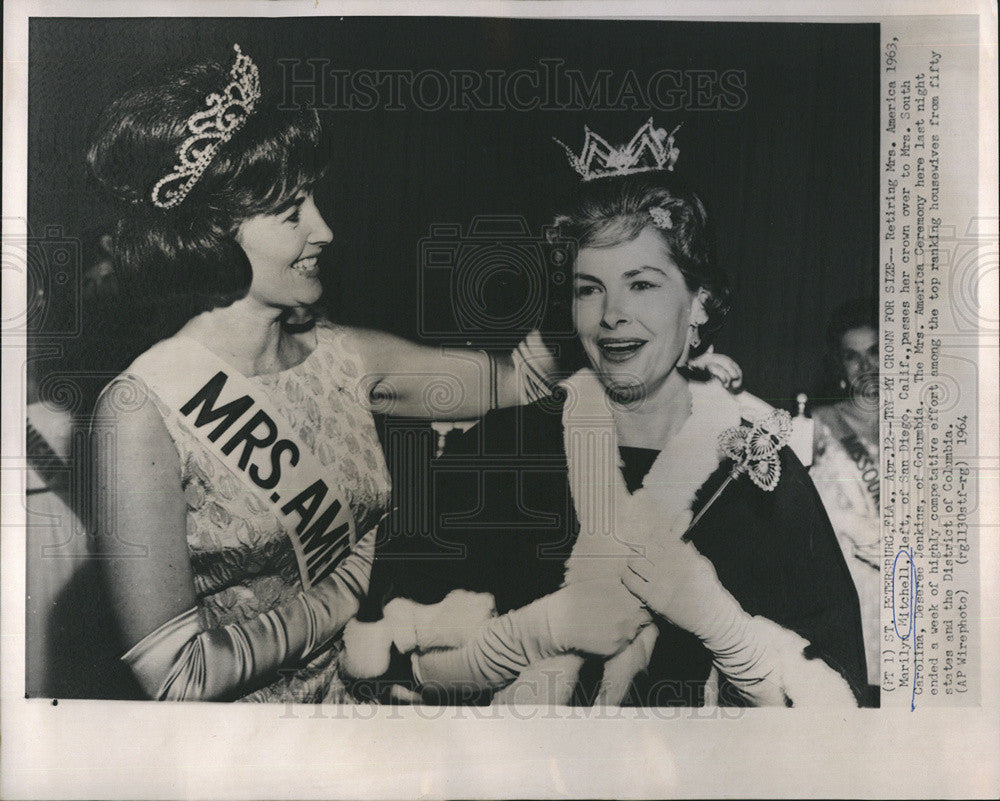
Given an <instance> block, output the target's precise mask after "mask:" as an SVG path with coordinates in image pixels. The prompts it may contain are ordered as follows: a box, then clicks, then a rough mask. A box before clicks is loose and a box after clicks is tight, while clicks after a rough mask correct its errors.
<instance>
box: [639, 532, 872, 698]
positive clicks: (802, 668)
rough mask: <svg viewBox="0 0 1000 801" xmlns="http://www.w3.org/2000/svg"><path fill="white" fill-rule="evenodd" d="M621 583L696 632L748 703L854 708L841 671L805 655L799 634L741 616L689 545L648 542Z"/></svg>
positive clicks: (709, 566) (742, 612) (739, 608)
mask: <svg viewBox="0 0 1000 801" xmlns="http://www.w3.org/2000/svg"><path fill="white" fill-rule="evenodd" d="M622 581H623V583H624V584H625V586H626V587H627V588H628V589H629V590H630V591H631V592H633V593H634V594H635V595H636V597H638V598H639V599H640V600H641V601H643V603H645V604H646V605H647V606H648V607H649V608H650V609H651V610H653V611H654V612H656V613H657V614H659V615H661V616H662V617H664V618H666V619H667V620H668V621H670V622H671V623H673V624H674V625H675V626H677V627H679V628H682V629H685V630H687V631H690V632H691V633H692V634H694V635H695V636H696V637H698V638H699V639H700V640H701V641H702V642H703V643H704V644H705V647H706V648H707V649H708V650H709V651H710V652H711V653H712V660H713V663H714V664H715V666H716V668H717V669H718V670H719V672H720V673H722V674H723V675H724V676H725V677H726V678H727V679H728V680H729V682H730V683H731V684H732V686H733V687H734V688H735V689H736V691H737V692H739V693H740V694H741V695H742V696H743V697H744V698H746V699H747V700H748V701H750V702H751V703H753V704H755V705H760V706H763V705H776V706H784V705H789V704H791V705H794V706H805V705H822V706H833V705H845V706H857V702H856V701H855V698H854V695H853V693H852V692H851V690H850V687H849V686H848V684H847V682H846V681H845V680H844V678H843V677H842V676H841V675H840V674H839V673H837V672H836V671H835V670H834V669H833V668H831V667H830V666H829V665H827V664H826V663H825V662H823V661H822V660H819V659H815V660H810V659H806V657H805V655H804V653H803V651H804V649H805V648H806V646H808V644H809V643H808V642H807V641H806V640H805V639H804V638H802V637H800V636H799V635H798V634H796V633H795V632H793V631H790V630H789V629H786V628H783V627H782V626H779V625H778V624H777V623H775V622H774V621H771V620H768V619H767V618H763V617H751V616H750V615H749V614H747V612H746V611H745V610H744V609H743V607H742V606H740V604H739V602H738V601H737V600H736V599H735V598H734V597H733V596H732V594H731V593H730V592H729V591H728V590H727V589H726V588H725V587H723V586H722V583H721V582H720V581H719V578H718V575H717V574H716V572H715V567H714V566H713V565H712V563H711V562H710V561H709V560H708V559H707V558H705V557H704V556H702V555H701V554H700V553H699V552H698V550H697V549H696V548H695V547H694V545H692V544H691V543H689V542H682V541H676V542H675V541H670V542H667V543H662V544H655V545H651V546H647V548H646V553H645V554H644V555H643V556H635V557H633V558H632V559H630V560H629V562H628V570H627V571H626V573H625V575H624V576H623V579H622Z"/></svg>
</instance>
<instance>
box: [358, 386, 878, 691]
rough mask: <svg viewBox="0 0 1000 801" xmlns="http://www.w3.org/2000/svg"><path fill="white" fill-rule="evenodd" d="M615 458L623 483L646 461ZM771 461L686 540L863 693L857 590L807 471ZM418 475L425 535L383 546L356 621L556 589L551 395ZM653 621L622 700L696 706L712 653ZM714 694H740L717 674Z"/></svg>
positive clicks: (757, 609)
mask: <svg viewBox="0 0 1000 801" xmlns="http://www.w3.org/2000/svg"><path fill="white" fill-rule="evenodd" d="M623 456H624V458H625V459H626V466H625V469H626V472H627V473H629V474H630V475H626V479H627V480H628V481H629V482H630V484H631V486H630V487H629V488H630V491H633V490H634V487H635V485H636V484H637V483H638V482H639V481H641V478H642V476H643V475H644V474H645V471H646V470H648V469H649V466H650V464H651V459H650V458H649V454H644V453H642V452H641V451H640V452H632V453H625V454H623ZM780 459H781V480H780V481H779V483H778V486H777V488H776V489H775V490H774V491H773V492H764V491H762V490H761V489H759V488H758V487H757V486H756V485H754V484H753V483H752V482H751V481H749V480H748V479H747V478H746V477H743V478H741V479H739V480H737V481H735V482H732V483H731V484H730V485H729V486H728V487H727V488H726V489H725V491H724V492H723V494H722V495H721V496H720V497H719V499H718V500H717V501H716V502H715V503H713V504H712V506H711V507H710V508H709V509H708V511H707V512H706V513H705V515H704V516H703V517H702V518H701V520H700V521H699V522H698V524H697V525H696V526H695V528H694V529H693V530H692V531H691V533H690V538H691V540H692V542H693V543H694V545H695V546H696V547H697V548H698V550H699V551H700V552H701V553H702V554H704V555H705V556H706V557H708V558H709V559H710V560H711V561H712V563H713V564H714V565H715V569H716V571H717V573H718V575H719V579H720V580H721V582H722V583H723V585H725V587H726V588H727V589H728V590H729V591H730V592H731V593H732V594H733V595H734V596H735V597H736V599H737V600H738V601H739V602H740V603H741V604H742V605H743V608H744V609H745V610H746V611H747V612H749V613H750V614H752V615H762V616H764V617H767V618H770V619H771V620H773V621H775V622H777V623H779V624H781V625H783V626H785V627H787V628H789V629H792V630H793V631H795V632H797V633H798V634H800V635H801V636H802V637H804V638H805V639H806V640H808V641H809V643H810V646H809V648H808V649H807V651H806V655H807V656H809V657H813V658H820V659H823V660H825V661H826V662H827V663H828V664H829V665H830V666H831V667H833V668H834V669H836V670H837V671H839V672H840V673H841V675H843V676H844V678H845V679H846V680H847V682H848V683H849V685H850V686H851V689H852V690H853V692H854V694H855V696H856V697H857V698H858V699H859V701H860V700H861V699H862V698H863V694H864V690H865V676H866V670H865V654H864V646H863V642H862V634H861V618H860V612H859V607H858V598H857V593H856V591H855V589H854V585H853V583H852V581H851V576H850V573H849V572H848V569H847V566H846V564H845V563H844V558H843V555H842V553H841V550H840V547H839V545H838V544H837V539H836V537H835V535H834V532H833V530H832V528H831V526H830V522H829V520H828V519H827V516H826V513H825V512H824V510H823V506H822V503H821V501H820V499H819V496H818V495H817V493H816V489H815V488H814V486H813V484H812V482H811V481H810V479H809V477H808V475H807V474H806V471H805V469H804V468H803V467H802V464H801V463H800V462H799V460H798V459H797V458H796V456H795V454H794V453H793V452H792V451H791V450H790V449H789V448H787V447H786V448H783V449H782V450H781V452H780ZM414 466H415V465H414V462H412V461H411V462H410V469H411V470H412V469H413V468H414ZM730 466H731V463H730V462H729V461H728V460H724V461H723V462H722V463H721V464H720V466H719V468H718V469H717V470H716V471H715V473H713V474H712V475H711V476H710V477H709V479H708V480H707V481H706V483H705V484H704V485H703V486H702V488H701V489H700V490H699V492H698V494H697V496H696V499H695V504H694V511H695V512H697V511H698V510H699V509H700V508H701V507H702V506H703V505H704V504H705V503H706V501H707V500H708V499H709V498H710V497H711V496H712V494H713V493H714V492H715V490H716V489H717V488H718V487H719V485H720V484H721V483H722V482H723V481H724V480H725V478H726V476H727V475H728V473H729V468H730ZM420 470H426V473H424V475H423V476H421V477H420V480H419V482H418V483H419V484H424V483H425V482H426V486H427V488H428V490H429V493H430V503H429V505H428V507H427V508H426V509H425V513H426V521H427V523H428V530H427V531H424V532H423V533H422V535H419V534H418V535H417V536H414V535H413V533H412V532H410V533H400V534H398V535H396V536H393V537H389V538H387V539H386V540H385V541H383V543H382V547H381V549H380V552H379V556H378V558H376V561H375V568H374V571H373V574H372V585H371V593H370V595H369V605H368V608H367V609H366V610H364V614H365V615H366V616H368V617H369V618H370V619H374V618H377V617H378V616H379V614H380V611H379V610H380V605H382V604H384V603H385V602H386V601H388V600H389V599H390V598H392V597H407V598H412V599H413V600H416V601H418V602H421V603H435V602H437V601H440V600H441V599H442V598H443V597H444V596H445V595H446V594H447V593H448V592H449V591H451V590H452V589H457V588H463V589H468V590H473V591H478V592H489V593H492V594H493V595H494V596H495V598H496V604H497V610H498V611H499V612H500V613H501V614H502V613H503V612H505V611H508V610H510V609H515V608H518V607H521V606H524V605H525V604H527V603H529V602H531V601H533V600H535V599H537V598H539V597H541V596H543V595H546V594H548V593H550V592H553V591H555V590H556V589H558V588H559V586H560V585H561V583H562V579H563V569H564V565H565V562H566V559H567V557H568V556H569V554H570V552H571V550H572V547H573V542H574V540H575V538H576V535H577V532H578V531H579V523H578V521H577V519H576V514H575V511H574V508H573V502H572V498H571V497H570V489H569V483H568V478H567V464H566V456H565V452H564V446H563V427H562V405H561V402H560V401H559V400H557V399H548V400H545V401H541V402H538V403H534V404H532V405H530V406H524V407H518V408H513V409H504V410H498V411H495V412H491V413H490V414H489V415H487V416H486V418H485V419H484V420H483V422H482V423H481V424H480V425H477V426H475V427H473V428H472V429H470V430H469V431H468V432H466V433H465V434H463V435H460V436H456V437H451V438H449V442H448V446H447V448H446V451H445V453H444V454H443V455H442V456H441V457H439V458H437V459H431V460H429V462H428V463H426V464H425V465H424V466H423V467H422V468H417V472H419V471H420ZM414 478H416V476H415V475H413V474H411V476H410V478H409V480H410V481H413V480H414ZM401 480H404V481H405V480H406V479H401ZM657 625H658V627H659V630H660V634H659V637H658V639H657V643H656V647H655V650H654V652H653V655H652V658H651V660H650V664H649V669H648V670H647V671H646V672H645V673H643V674H640V675H639V676H638V677H637V678H636V680H635V681H634V682H633V686H632V688H631V691H630V693H629V696H628V698H627V699H626V701H625V703H626V704H631V705H644V706H697V705H700V704H701V703H702V702H703V700H704V691H705V683H706V680H707V678H708V675H709V671H710V669H711V661H712V660H711V654H710V653H709V651H708V650H707V649H706V648H705V647H704V645H702V643H701V641H700V640H698V639H697V638H696V637H695V636H694V635H692V634H690V633H688V632H686V631H683V630H681V629H678V628H677V627H675V626H673V625H672V624H670V623H668V622H666V621H664V620H662V619H660V620H657ZM396 664H397V668H398V666H399V665H402V661H399V662H397V663H396ZM602 664H603V663H602V662H601V660H596V659H595V660H590V661H589V662H588V664H587V665H586V666H585V668H584V670H583V671H582V673H581V680H580V683H579V686H578V687H577V693H576V701H577V702H579V703H586V702H587V701H588V700H591V699H592V698H593V692H594V691H595V690H596V686H597V682H598V681H599V678H600V675H601V669H602ZM401 678H402V677H401V675H397V676H395V677H394V680H395V679H401ZM720 703H722V704H739V703H740V699H739V698H738V697H737V695H736V693H735V692H733V691H732V688H731V687H729V686H728V685H727V684H726V683H725V682H723V683H722V686H721V687H720Z"/></svg>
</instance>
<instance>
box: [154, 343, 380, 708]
mask: <svg viewBox="0 0 1000 801" xmlns="http://www.w3.org/2000/svg"><path fill="white" fill-rule="evenodd" d="M316 331H317V345H316V348H315V350H314V351H313V352H312V353H311V354H310V355H309V356H308V357H307V358H306V359H305V360H304V361H303V362H301V363H300V364H298V365H296V366H294V367H292V368H289V369H287V370H283V371H281V372H278V373H272V374H267V375H259V376H254V377H253V378H251V381H253V382H255V383H257V384H259V385H260V386H261V387H262V388H263V389H265V390H266V391H267V393H268V394H269V395H270V396H271V398H272V399H273V401H274V404H275V406H277V407H278V408H279V409H280V410H281V412H282V413H283V414H284V415H285V417H286V419H287V421H288V423H289V424H290V425H291V426H292V428H293V429H294V430H295V432H296V433H297V434H298V436H299V438H300V440H301V441H302V442H304V443H305V444H306V445H308V446H309V447H310V448H311V449H312V450H313V452H314V453H315V455H316V457H317V459H318V460H319V462H320V464H321V465H322V466H323V467H324V468H326V469H327V470H328V471H329V472H328V473H327V475H325V476H324V479H325V480H326V481H327V483H329V484H330V485H332V486H335V487H337V488H339V489H340V492H341V493H342V494H343V496H344V497H345V498H346V499H347V501H348V503H349V504H350V507H351V510H352V512H353V513H354V517H355V522H356V528H357V533H358V537H359V538H360V537H361V536H363V535H365V534H366V533H368V532H369V531H371V530H372V529H374V528H375V527H377V526H378V524H379V521H380V520H381V518H382V517H383V516H384V514H385V512H386V511H387V507H388V503H389V490H390V485H389V474H388V470H387V469H386V464H385V459H384V457H383V455H382V450H381V447H380V445H379V441H378V436H377V434H376V430H375V425H374V421H373V419H372V413H371V410H370V407H369V406H368V403H367V398H366V396H365V395H364V393H363V391H362V390H361V386H360V379H361V378H362V376H363V375H364V368H363V365H362V363H361V360H360V358H359V357H358V356H357V351H356V348H355V347H354V346H353V339H354V336H355V334H354V332H352V331H351V330H350V329H347V328H340V327H336V326H332V325H329V324H323V325H320V326H317V329H316ZM158 408H159V409H160V412H161V414H162V415H163V418H164V421H165V423H166V427H167V430H168V431H169V433H170V436H171V437H172V438H173V441H174V444H175V445H176V447H177V451H178V454H179V455H180V462H181V481H182V486H183V490H184V497H185V500H186V503H187V545H188V553H189V555H190V558H191V567H192V571H193V573H194V580H195V590H196V593H197V597H198V601H197V605H198V612H199V615H200V617H201V621H202V624H203V625H204V626H205V627H207V628H214V627H218V626H225V625H226V624H229V623H233V622H239V621H244V620H250V619H252V618H255V617H256V616H258V615H259V614H261V613H262V612H266V611H268V610H269V609H272V608H273V607H275V606H277V605H279V604H282V603H284V602H285V601H288V600H290V599H292V598H294V597H295V596H296V595H297V594H298V593H299V592H300V591H301V590H302V583H301V580H300V578H299V572H298V568H297V565H296V559H295V553H294V551H293V550H292V545H291V542H290V540H289V538H288V535H287V534H286V533H285V531H284V529H283V528H282V526H281V524H280V523H279V521H278V518H277V517H276V516H275V514H274V513H273V512H272V511H271V510H270V509H269V508H268V507H267V505H266V504H265V503H263V502H262V501H260V500H259V499H258V498H257V497H255V495H254V494H252V493H251V492H249V491H248V490H247V488H246V486H245V484H244V482H243V481H242V480H241V479H240V478H238V477H237V476H235V475H234V474H233V473H232V472H231V471H230V470H229V469H228V468H226V467H225V465H223V463H222V462H221V461H220V460H219V459H218V458H217V457H216V456H214V455H213V454H212V453H211V452H209V451H208V450H207V449H206V448H205V447H204V446H202V445H201V444H200V443H199V441H198V439H197V437H196V436H195V435H194V434H193V432H192V431H191V429H190V427H189V425H188V424H187V423H186V421H184V420H183V419H182V418H180V417H179V416H178V415H177V414H174V413H172V412H171V411H170V410H169V409H167V408H166V407H164V406H163V405H162V404H159V403H158ZM339 654H340V640H339V638H335V640H334V641H333V644H332V645H331V647H329V648H328V649H326V650H324V651H322V652H321V653H320V654H318V655H317V656H316V657H315V658H314V659H312V660H311V661H310V662H309V663H308V664H307V665H304V666H300V667H298V668H291V669H288V670H287V671H283V672H282V676H281V677H280V678H279V679H277V680H276V681H274V682H273V683H271V684H268V685H267V686H264V687H261V688H258V689H256V690H254V691H253V692H250V693H248V694H247V695H245V696H243V697H242V698H241V699H239V700H244V701H263V702H267V701H281V702H284V701H288V702H296V703H318V702H333V703H336V702H341V701H351V700H352V699H351V698H350V697H349V696H348V694H347V691H346V689H345V686H344V683H343V682H342V681H341V678H340V676H339V672H338V658H339Z"/></svg>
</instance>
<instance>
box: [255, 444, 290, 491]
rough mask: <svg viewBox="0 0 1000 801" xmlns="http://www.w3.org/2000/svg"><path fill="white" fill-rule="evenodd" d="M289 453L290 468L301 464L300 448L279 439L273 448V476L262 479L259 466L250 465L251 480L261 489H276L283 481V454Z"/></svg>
mask: <svg viewBox="0 0 1000 801" xmlns="http://www.w3.org/2000/svg"><path fill="white" fill-rule="evenodd" d="M285 451H288V453H289V454H290V455H289V457H288V466H289V467H295V465H297V464H298V463H299V449H298V446H297V445H296V444H295V443H294V442H292V441H291V440H288V439H279V440H278V441H277V442H276V443H274V447H273V448H271V475H269V476H268V477H267V478H261V477H260V471H259V470H258V469H257V465H255V464H252V465H250V471H249V472H250V478H251V480H252V481H253V483H254V484H256V485H257V486H258V487H260V488H261V489H274V488H275V487H277V486H278V482H279V481H280V480H281V454H282V453H284V452H285Z"/></svg>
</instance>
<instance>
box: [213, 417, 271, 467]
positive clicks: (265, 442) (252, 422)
mask: <svg viewBox="0 0 1000 801" xmlns="http://www.w3.org/2000/svg"><path fill="white" fill-rule="evenodd" d="M261 425H263V426H265V427H266V428H267V430H266V431H265V432H264V435H263V436H256V435H255V434H254V431H255V430H256V429H257V428H259V427H260V426H261ZM277 438H278V427H277V426H276V425H275V424H274V420H272V419H271V417H270V415H269V414H268V413H267V412H265V411H263V410H260V409H259V410H258V411H257V413H256V414H254V416H253V417H251V418H250V419H249V420H247V422H246V423H245V424H244V426H243V428H241V429H240V430H239V431H237V432H236V433H235V434H233V438H232V439H231V440H229V442H227V443H226V444H225V445H223V446H222V452H223V453H224V454H226V456H228V455H229V454H231V453H232V452H233V451H234V450H236V446H237V445H239V444H240V443H241V442H243V443H245V444H244V445H243V453H241V454H240V460H239V466H240V470H246V469H247V463H248V462H249V461H250V454H251V453H253V451H254V449H255V448H266V447H268V446H269V445H270V444H271V443H272V442H274V441H275V440H276V439H277Z"/></svg>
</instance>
